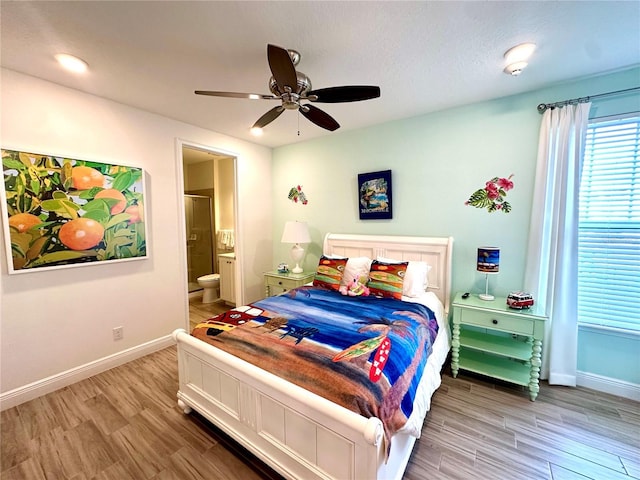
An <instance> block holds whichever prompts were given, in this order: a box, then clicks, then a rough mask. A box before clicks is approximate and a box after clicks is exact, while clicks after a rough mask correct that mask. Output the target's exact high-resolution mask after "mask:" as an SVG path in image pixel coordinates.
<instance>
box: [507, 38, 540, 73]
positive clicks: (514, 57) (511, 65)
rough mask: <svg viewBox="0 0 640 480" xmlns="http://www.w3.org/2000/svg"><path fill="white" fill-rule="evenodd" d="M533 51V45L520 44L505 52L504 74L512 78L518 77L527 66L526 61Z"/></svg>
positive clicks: (534, 46)
mask: <svg viewBox="0 0 640 480" xmlns="http://www.w3.org/2000/svg"><path fill="white" fill-rule="evenodd" d="M535 49H536V44H535V43H521V44H520V45H516V46H515V47H513V48H510V49H509V50H507V51H506V52H505V54H504V58H505V60H506V62H507V66H506V67H504V73H506V74H508V75H512V76H514V77H516V76H518V75H520V74H521V73H522V70H524V69H525V68H526V67H527V65H529V64H528V63H527V60H528V59H529V57H531V55H532V54H533V52H534V51H535Z"/></svg>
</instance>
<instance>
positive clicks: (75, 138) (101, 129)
mask: <svg viewBox="0 0 640 480" xmlns="http://www.w3.org/2000/svg"><path fill="white" fill-rule="evenodd" d="M1 75H2V78H1V80H2V81H1V98H0V100H1V102H2V103H1V108H2V112H1V113H2V118H1V124H0V127H1V130H0V143H1V145H2V147H4V148H10V149H18V150H24V151H31V152H41V153H51V154H61V155H64V156H67V157H71V158H79V159H87V160H97V161H104V162H113V163H124V164H126V165H132V166H140V167H142V168H144V169H145V171H146V182H147V183H146V188H147V192H146V195H147V198H148V201H147V208H148V211H147V215H148V216H147V221H148V229H149V239H148V243H149V250H150V258H148V259H145V260H138V261H131V262H123V263H116V264H93V265H88V266H83V267H76V268H67V269H63V270H53V271H41V272H37V271H34V272H29V273H23V274H18V275H8V273H7V258H6V255H5V252H4V248H3V252H2V255H0V257H1V260H0V262H1V267H2V274H1V276H0V290H1V295H2V305H1V310H0V311H1V314H2V316H1V324H0V336H1V338H0V364H1V366H0V382H1V383H0V392H2V396H1V397H0V399H2V400H3V404H2V408H6V407H8V406H10V403H11V402H13V403H15V402H19V401H23V400H27V399H28V398H26V396H31V397H33V396H36V395H37V394H41V393H43V392H42V389H40V390H38V385H42V384H43V383H47V382H48V383H49V384H50V385H52V386H53V385H57V386H60V385H59V383H60V382H58V383H57V384H56V382H55V381H52V379H51V378H49V379H48V380H47V381H46V382H45V381H44V380H45V379H47V377H52V378H53V379H61V378H63V377H64V378H66V379H69V380H73V379H77V378H75V377H74V375H75V376H76V377H77V375H78V374H80V375H81V374H82V372H86V371H95V369H96V368H99V366H100V365H106V364H107V363H108V361H107V360H108V359H113V358H116V359H117V358H119V356H121V355H123V352H126V351H128V349H132V351H134V352H135V351H137V349H138V350H139V349H140V348H142V347H143V346H144V345H148V344H154V342H156V343H157V342H158V341H159V339H161V340H162V339H164V341H165V343H166V341H167V338H168V337H167V335H169V334H170V333H171V332H172V331H173V330H174V329H175V328H178V327H184V326H186V325H187V291H186V258H185V246H184V243H185V241H184V225H183V224H182V223H181V222H182V218H183V215H184V213H181V209H182V208H183V199H182V180H181V179H180V181H178V180H177V178H176V171H179V167H178V164H177V160H176V152H177V147H176V145H177V139H181V140H182V141H186V142H190V143H194V144H200V145H206V146H210V147H213V148H215V149H221V150H224V151H227V152H233V153H234V154H235V156H237V159H238V179H239V180H238V182H239V185H238V198H239V199H240V201H239V205H238V212H239V225H240V226H239V234H240V235H241V237H240V238H239V239H238V247H239V250H240V251H241V255H242V256H243V257H242V258H243V269H242V271H241V272H239V274H240V276H241V279H242V281H243V284H244V290H243V291H242V292H241V295H242V297H243V298H241V300H242V301H246V302H248V301H254V300H256V299H258V298H261V296H262V272H263V271H265V270H268V269H270V268H271V264H272V260H271V249H272V238H271V237H272V236H271V206H270V202H255V201H252V199H253V198H254V192H256V191H258V190H260V191H261V192H262V195H263V196H264V197H266V198H270V195H271V191H270V185H271V150H270V149H268V148H266V147H261V146H257V145H254V144H251V143H248V142H244V141H241V140H238V139H234V138H231V137H228V136H225V135H221V134H218V133H215V132H211V131H207V130H204V129H201V128H197V127H194V126H191V125H188V124H185V123H180V122H177V121H174V120H170V119H167V118H164V117H160V116H158V115H154V114H150V113H147V112H144V111H141V110H137V109H134V108H131V107H127V106H125V105H122V104H118V103H115V102H111V101H107V100H104V99H102V98H98V97H95V96H91V95H87V94H84V93H81V92H78V91H75V90H71V89H67V88H63V87H60V86H57V85H55V84H52V83H49V82H44V81H42V80H39V79H36V78H33V77H29V76H25V75H22V74H18V73H16V72H12V71H10V70H5V69H3V70H1ZM265 189H266V190H267V191H266V192H265ZM243 199H244V200H243ZM245 205H246V206H245ZM2 221H3V227H4V224H5V223H6V221H5V219H3V220H2ZM2 235H3V236H4V232H3V233H2ZM2 240H3V241H2V244H3V245H4V238H3V239H2ZM116 326H123V327H124V339H123V340H121V341H118V342H114V341H113V340H112V329H113V327H116ZM31 383H34V385H35V387H34V385H31V386H30V387H28V388H27V385H28V384H31ZM43 388H44V387H43ZM7 392H9V393H7ZM16 392H17V393H16ZM21 395H22V396H21Z"/></svg>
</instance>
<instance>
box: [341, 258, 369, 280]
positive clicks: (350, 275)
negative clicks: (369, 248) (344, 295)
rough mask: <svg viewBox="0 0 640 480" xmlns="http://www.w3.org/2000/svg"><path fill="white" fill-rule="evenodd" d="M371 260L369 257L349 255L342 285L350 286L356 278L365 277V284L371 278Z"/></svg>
mask: <svg viewBox="0 0 640 480" xmlns="http://www.w3.org/2000/svg"><path fill="white" fill-rule="evenodd" d="M372 261H373V260H371V259H370V258H369V257H349V260H347V264H346V265H345V267H344V273H343V274H342V282H340V286H343V287H344V286H347V287H348V286H349V284H350V283H351V282H352V281H353V280H354V279H356V278H360V277H365V281H364V284H365V285H366V283H367V281H368V280H369V269H370V268H371V262H372Z"/></svg>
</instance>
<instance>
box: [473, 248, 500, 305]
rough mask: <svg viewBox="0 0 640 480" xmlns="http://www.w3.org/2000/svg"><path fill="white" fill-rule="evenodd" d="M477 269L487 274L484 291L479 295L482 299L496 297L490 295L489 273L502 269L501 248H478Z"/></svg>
mask: <svg viewBox="0 0 640 480" xmlns="http://www.w3.org/2000/svg"><path fill="white" fill-rule="evenodd" d="M477 270H478V271H479V272H482V273H484V274H485V282H484V293H481V294H480V295H479V297H480V298H481V299H482V300H493V299H494V298H495V297H494V296H493V295H489V274H495V273H498V271H499V270H500V249H499V248H498V247H480V248H478V263H477Z"/></svg>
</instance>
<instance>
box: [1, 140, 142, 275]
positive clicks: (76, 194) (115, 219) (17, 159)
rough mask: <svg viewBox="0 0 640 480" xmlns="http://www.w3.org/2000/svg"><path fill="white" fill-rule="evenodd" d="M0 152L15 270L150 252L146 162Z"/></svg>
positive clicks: (5, 217)
mask: <svg viewBox="0 0 640 480" xmlns="http://www.w3.org/2000/svg"><path fill="white" fill-rule="evenodd" d="M1 152H2V167H3V173H4V181H3V182H2V198H3V201H2V202H0V203H1V205H2V215H3V222H2V223H3V225H4V238H5V246H6V251H7V259H8V267H9V273H24V272H33V271H41V270H47V269H56V268H66V267H75V266H82V265H91V264H96V263H108V262H118V261H126V260H137V259H143V258H146V257H147V256H148V251H147V230H146V222H145V205H146V199H145V190H144V171H143V170H142V169H141V168H138V167H129V166H125V165H118V164H112V163H102V162H95V161H90V160H79V159H73V158H68V157H65V156H58V155H48V154H43V153H30V152H23V151H18V150H9V149H4V148H3V149H1Z"/></svg>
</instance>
